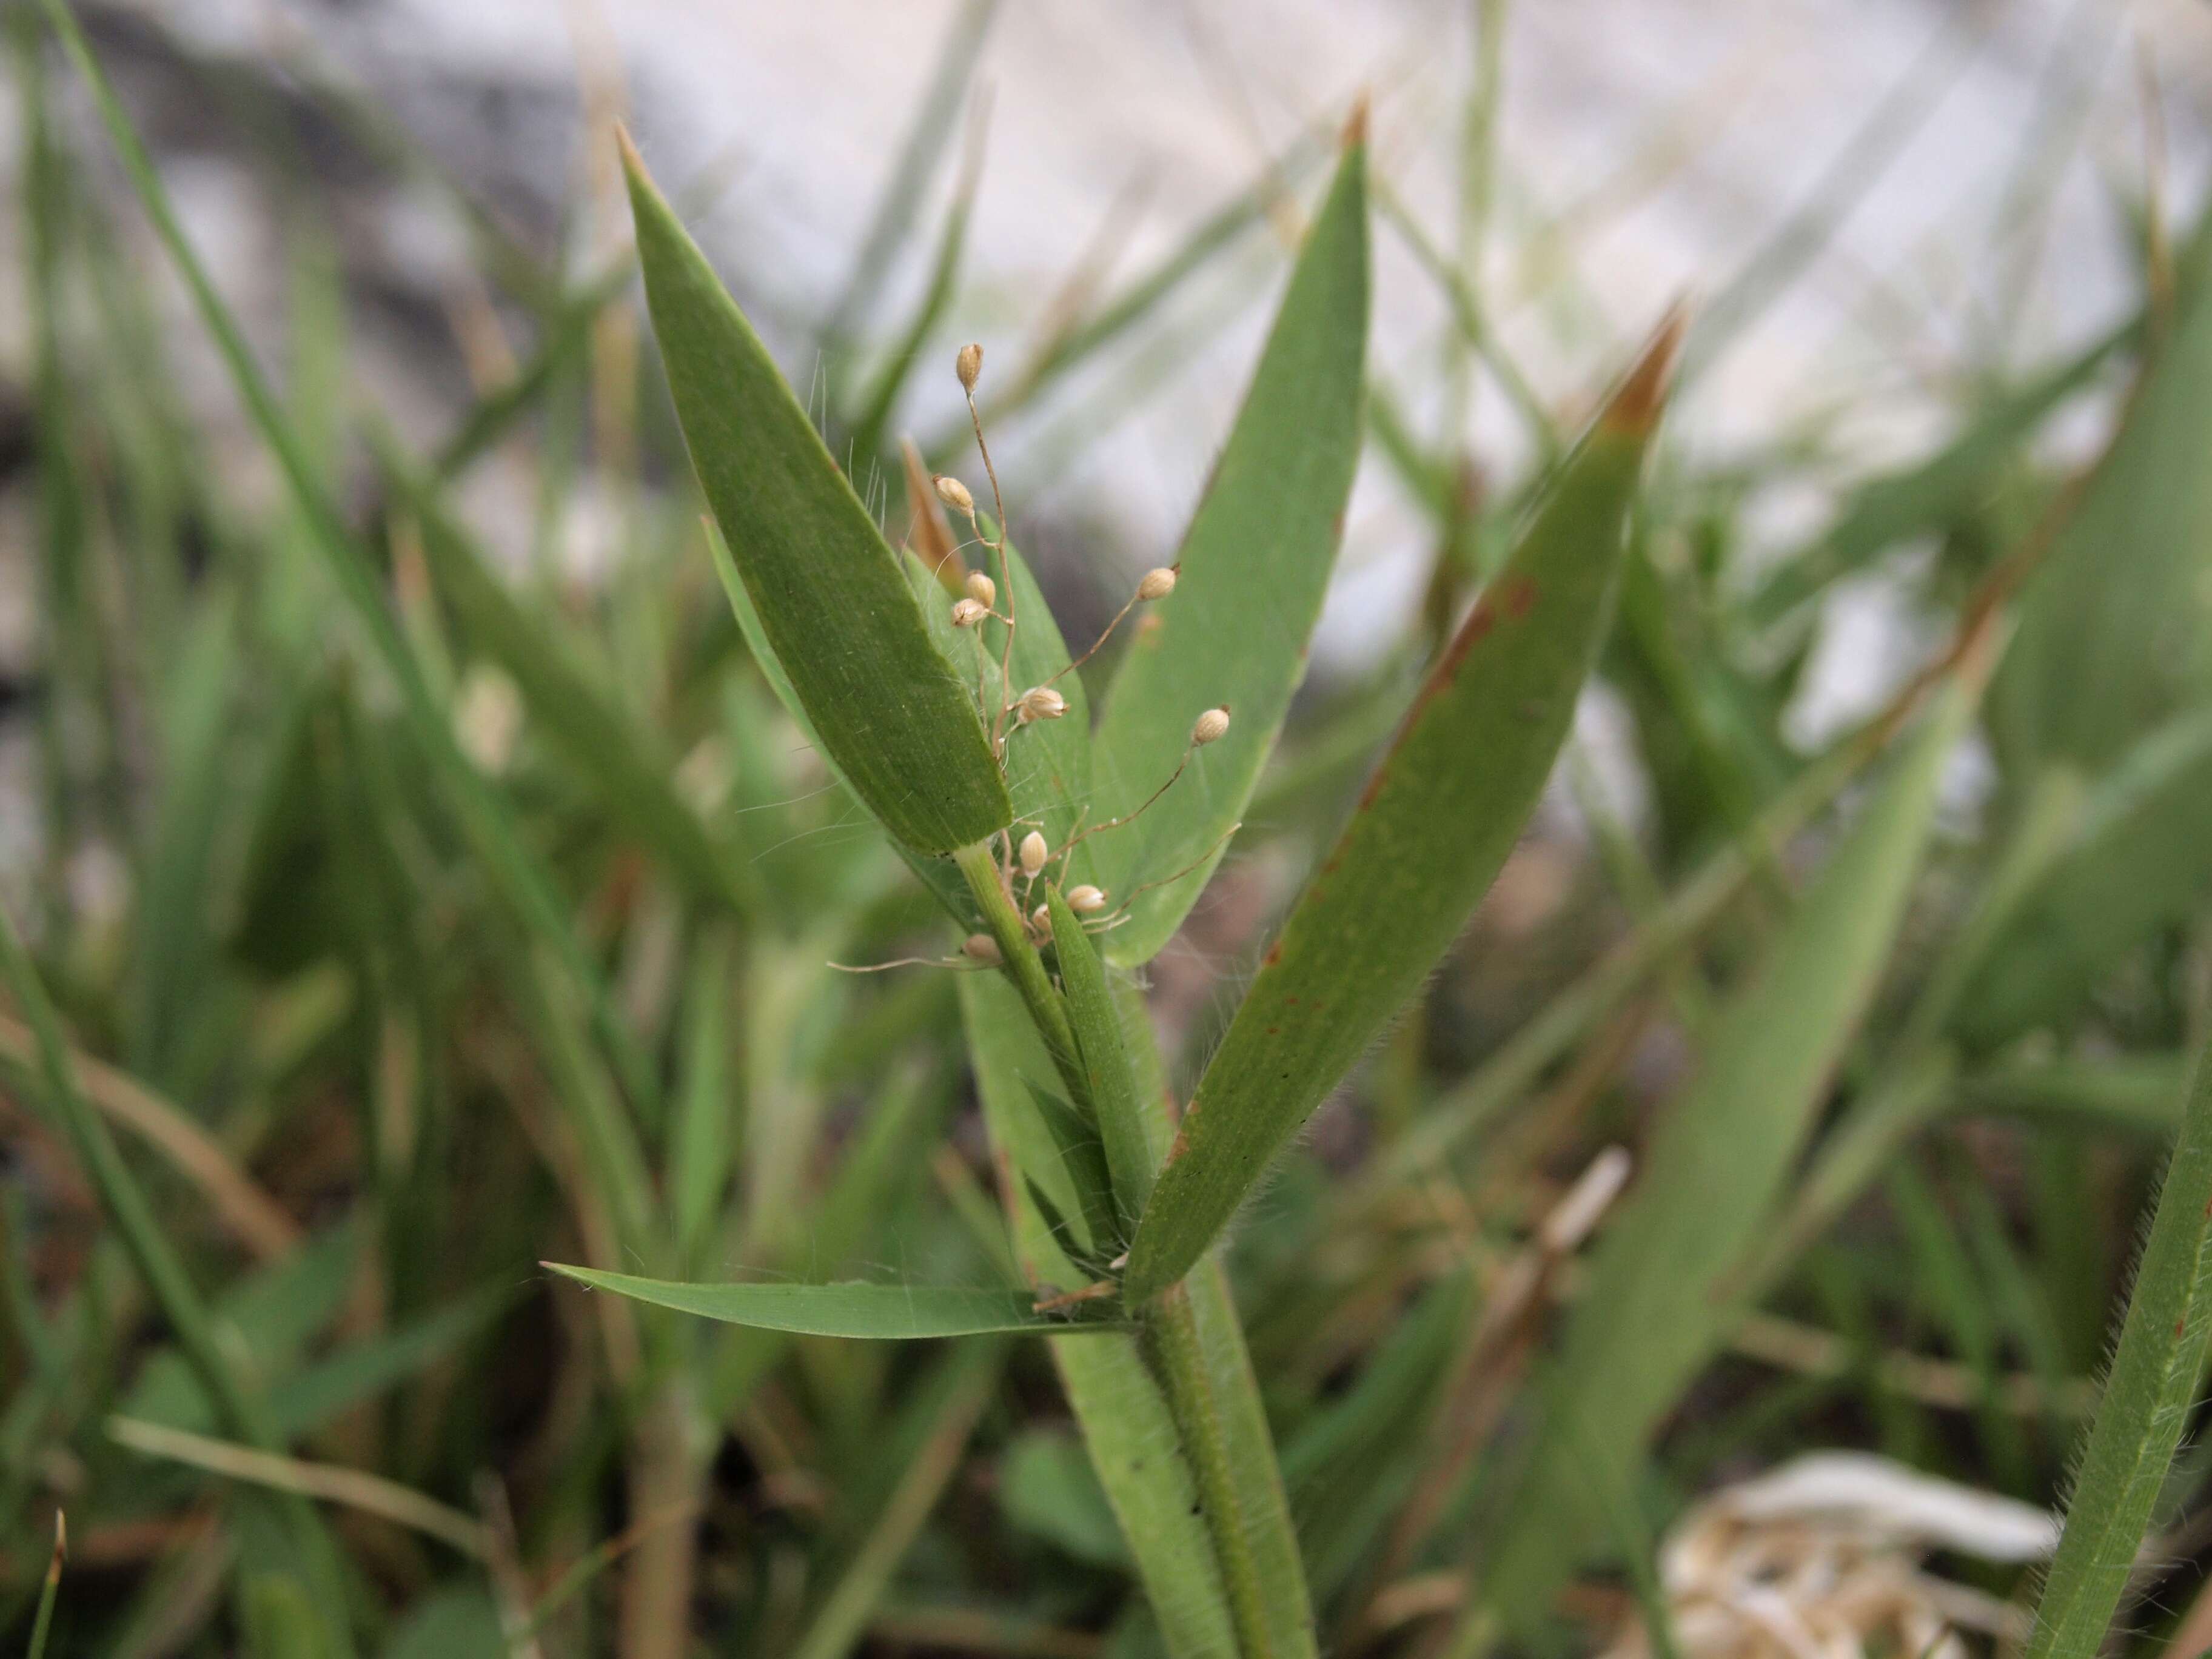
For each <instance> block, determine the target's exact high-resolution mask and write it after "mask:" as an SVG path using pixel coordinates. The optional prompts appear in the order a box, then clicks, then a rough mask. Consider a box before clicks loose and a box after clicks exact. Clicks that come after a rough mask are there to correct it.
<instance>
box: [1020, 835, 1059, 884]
mask: <svg viewBox="0 0 2212 1659" xmlns="http://www.w3.org/2000/svg"><path fill="white" fill-rule="evenodd" d="M1016 856H1017V857H1018V858H1019V859H1020V860H1021V861H1022V873H1023V874H1024V875H1025V876H1034V875H1035V874H1036V872H1038V871H1040V870H1042V869H1043V868H1044V861H1045V860H1047V859H1048V858H1049V857H1051V856H1052V848H1049V847H1047V846H1046V845H1045V844H1044V837H1043V836H1041V835H1039V834H1038V833H1037V832H1036V830H1034V829H1032V830H1030V832H1029V834H1027V835H1026V836H1023V837H1022V844H1021V846H1020V847H1019V848H1017V849H1016Z"/></svg>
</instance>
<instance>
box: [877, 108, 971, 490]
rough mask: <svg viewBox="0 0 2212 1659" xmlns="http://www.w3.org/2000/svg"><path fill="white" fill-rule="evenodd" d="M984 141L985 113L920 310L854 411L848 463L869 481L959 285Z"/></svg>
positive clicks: (941, 236)
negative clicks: (923, 354)
mask: <svg viewBox="0 0 2212 1659" xmlns="http://www.w3.org/2000/svg"><path fill="white" fill-rule="evenodd" d="M981 143H982V133H981V121H980V118H979V119H978V121H977V123H976V125H975V128H974V130H972V131H971V132H970V136H969V155H968V159H967V161H965V162H964V163H963V166H962V167H961V170H960V183H959V185H958V187H957V189H956V190H955V191H953V196H952V202H951V206H949V207H948V208H946V210H945V228H944V229H943V230H941V231H940V232H939V234H938V241H937V252H936V255H935V257H934V258H932V259H931V261H930V268H929V282H928V283H927V286H926V287H925V288H924V289H922V293H921V299H920V301H917V302H916V304H915V310H914V315H913V316H912V317H911V318H909V319H908V321H907V325H906V326H905V327H904V328H902V329H901V330H900V331H899V334H898V337H897V339H896V341H894V342H893V343H892V345H891V347H890V350H889V351H888V352H887V353H886V354H885V355H884V362H883V364H882V366H881V367H880V368H878V369H877V371H876V373H875V375H874V376H873V378H872V380H870V381H869V383H868V386H867V388H866V391H865V392H863V393H862V394H861V396H860V405H859V413H857V414H856V415H855V416H854V417H853V420H852V423H851V431H850V434H849V436H848V443H849V445H850V451H849V453H848V458H847V465H848V466H849V467H850V468H851V470H852V473H853V476H854V477H856V478H859V479H860V480H861V481H862V482H863V483H868V482H869V481H871V480H872V479H873V478H874V477H877V475H878V471H879V470H882V471H889V470H890V469H889V468H888V467H886V466H885V463H886V462H887V461H888V460H889V459H890V457H889V455H888V453H887V445H888V441H889V439H890V427H891V418H892V416H894V415H895V414H896V412H897V410H898V405H899V398H900V397H901V395H902V393H903V392H905V391H906V388H907V386H908V382H909V381H910V380H912V379H913V376H914V368H915V363H917V362H920V361H921V349H922V348H923V347H924V346H926V345H927V344H928V343H929V340H930V337H931V336H932V335H933V334H934V333H935V332H936V331H937V327H938V325H939V323H941V322H943V321H944V320H945V311H946V310H947V308H949V307H951V303H952V296H953V295H954V293H955V292H956V291H957V288H958V286H959V278H960V261H961V257H962V255H963V252H964V251H965V250H966V248H967V246H968V222H969V213H970V211H971V210H972V209H973V208H974V205H975V185H976V182H977V179H978V177H979V174H980V171H981Z"/></svg>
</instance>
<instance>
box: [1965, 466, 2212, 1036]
mask: <svg viewBox="0 0 2212 1659" xmlns="http://www.w3.org/2000/svg"><path fill="white" fill-rule="evenodd" d="M2176 487H2177V488H2178V487H2179V486H2176ZM2208 550H2212V544H2208ZM2116 580H2118V579H2117V578H2116ZM2078 781H2079V775H2078V774H2076V773H2075V771H2074V769H2072V768H2071V767H2051V768H2047V769H2045V771H2044V772H2043V773H2041V774H2039V783H2038V784H2037V786H2036V787H2038V788H2039V789H2042V790H2045V791H2049V790H2051V789H2054V788H2064V787H2070V786H2071V785H2072V784H2077V783H2078ZM2208 818H2212V709H2207V708H2194V709H2191V710H2188V711H2186V712H2185V713H2183V714H2177V715H2176V716H2174V717H2173V718H2172V720H2167V721H2166V723H2165V724H2164V725H2162V726H2160V727H2159V728H2158V729H2157V730H2156V731H2154V732H2151V733H2150V734H2149V735H2148V737H2145V738H2142V740H2141V741H2140V742H2138V743H2136V744H2133V745H2132V747H2131V748H2130V750H2128V752H2127V754H2126V755H2125V756H2124V757H2123V758H2121V759H2120V761H2119V763H2118V764H2117V765H2116V766H2114V767H2113V768H2112V769H2111V770H2110V771H2109V772H2108V773H2107V774H2106V775H2104V776H2103V777H2102V778H2101V779H2100V781H2097V782H2096V783H2095V784H2093V786H2092V787H2090V788H2089V790H2088V791H2087V794H2086V795H2084V796H2083V797H2082V799H2081V807H2080V811H2079V816H2078V817H2077V818H2076V820H2075V829H2074V834H2073V836H2072V838H2071V842H2070V844H2069V846H2068V847H2067V848H2066V849H2065V850H2064V852H2063V854H2060V856H2059V857H2058V858H2057V861H2056V862H2055V863H2054V864H2053V865H2052V866H2051V868H2050V869H2049V870H2048V872H2046V873H2045V875H2044V877H2043V878H2042V880H2041V881H2040V883H2039V885H2038V888H2037V890H2036V891H2035V892H2034V893H2033V895H2031V896H2028V897H2027V900H2026V901H2025V902H2024V903H2023V904H2022V905H2021V907H2020V909H2019V911H2018V913H2017V914H2016V915H2015V916H2014V918H2013V919H2012V921H2010V923H2009V924H2008V926H2007V927H2005V928H2004V929H2003V930H2002V933H2000V934H1999V936H1998V939H1997V940H1996V943H1995V944H1994V945H1992V946H1991V948H1990V950H1989V951H1988V952H1987V954H1986V956H1985V957H1984V962H1983V965H1982V967H1981V969H1980V971H1979V972H1978V974H1976V975H1975V976H1974V978H1973V980H1972V983H1971V986H1970V987H1969V988H1968V989H1967V990H1966V993H1965V994H1964V996H1963V997H1962V999H1961V1000H1960V1005H1959V1007H1958V1010H1957V1013H1956V1016H1955V1018H1954V1026H1955V1028H1956V1030H1958V1032H1959V1034H1960V1036H1962V1037H1963V1038H1964V1039H1965V1040H1966V1042H1970V1043H1972V1044H1973V1045H1975V1046H1976V1047H1978V1048H1995V1047H1996V1046H1998V1045H1999V1044H2001V1043H2003V1042H2006V1041H2008V1040H2009V1039H2010V1038H2011V1037H2013V1036H2017V1035H2018V1034H2019V1033H2020V1032H2021V1031H2023V1030H2027V1029H2028V1028H2029V1027H2031V1026H2033V1025H2036V1024H2040V1023H2043V1022H2045V1021H2048V1020H2052V1019H2056V1018H2060V1017H2062V1016H2063V1015H2064V1014H2066V1013H2067V1012H2069V1011H2070V1010H2071V1009H2072V1008H2073V1007H2075V1006H2076V1005H2077V1004H2078V1003H2079V1002H2080V1001H2081V999H2082V998H2084V997H2085V996H2087V994H2089V993H2090V992H2091V991H2092V990H2093V989H2094V988H2095V987H2096V984H2097V981H2099V980H2100V978H2101V977H2102V976H2103V975H2104V974H2105V973H2106V970H2107V969H2110V968H2111V967H2112V964H2113V963H2114V962H2115V961H2116V960H2117V959H2118V957H2121V956H2123V955H2124V954H2125V953H2126V952H2127V951H2129V950H2130V948H2131V947H2133V946H2134V945H2137V944H2139V943H2140V942H2142V940H2143V939H2147V938H2148V937H2149V936H2150V934H2151V933H2153V932H2154V931H2155V930H2156V929H2157V928H2158V927H2160V925H2162V924H2164V923H2166V922H2170V921H2179V920H2180V919H2181V918H2182V917H2184V916H2185V915H2187V914H2188V912H2189V910H2190V908H2191V905H2192V904H2194V903H2195V902H2197V899H2198V897H2199V896H2201V895H2202V894H2203V890H2204V888H2205V885H2206V883H2207V882H2208V881H2212V836H2208V835H2206V834H2205V832H2204V826H2205V824H2206V823H2207V821H2208Z"/></svg>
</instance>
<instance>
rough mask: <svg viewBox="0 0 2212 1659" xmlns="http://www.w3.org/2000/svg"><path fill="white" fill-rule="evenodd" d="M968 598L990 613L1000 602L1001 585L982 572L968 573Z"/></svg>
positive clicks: (972, 571)
mask: <svg viewBox="0 0 2212 1659" xmlns="http://www.w3.org/2000/svg"><path fill="white" fill-rule="evenodd" d="M968 597H969V599H973V600H975V603H976V604H978V605H981V606H982V607H983V609H984V610H986V611H988V610H989V609H990V608H991V607H992V606H993V605H996V604H998V602H999V585H998V583H996V582H994V581H993V580H991V579H990V578H989V577H988V576H987V575H985V574H983V573H982V572H981V571H980V570H971V571H969V573H968Z"/></svg>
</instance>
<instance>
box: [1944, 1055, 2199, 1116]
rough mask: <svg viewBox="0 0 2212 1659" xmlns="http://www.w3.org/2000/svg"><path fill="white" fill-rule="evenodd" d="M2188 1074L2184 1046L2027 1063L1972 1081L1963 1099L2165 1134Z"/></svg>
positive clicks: (1976, 1105)
mask: <svg viewBox="0 0 2212 1659" xmlns="http://www.w3.org/2000/svg"><path fill="white" fill-rule="evenodd" d="M2189 1073H2190V1063H2189V1056H2188V1055H2186V1054H2181V1053H2179V1052H2172V1053H2167V1054H2100V1055H2099V1056H2097V1057H2096V1058H2095V1059H2093V1060H2052V1061H2048V1062H2045V1063H2043V1064H2036V1063H2033V1062H2028V1061H2023V1062H2021V1063H2020V1064H2017V1065H2010V1066H1998V1067H1996V1068H1995V1069H1993V1070H1990V1071H1987V1072H1983V1073H1978V1074H1977V1075H1975V1076H1974V1077H1972V1078H1971V1079H1968V1080H1967V1082H1966V1085H1965V1086H1964V1088H1963V1090H1962V1091H1961V1096H1960V1101H1959V1105H1960V1109H1962V1110H1966V1111H1977V1112H1990V1113H2018V1114H2020V1115H2023V1116H2031V1117H2049V1118H2053V1119H2057V1120H2061V1121H2063V1120H2066V1119H2069V1118H2070V1119H2074V1120H2075V1121H2081V1122H2085V1123H2089V1124H2093V1125H2096V1126H2099V1127H2110V1128H2120V1129H2129V1130H2132V1131H2134V1132H2136V1133H2152V1134H2158V1135H2166V1134H2171V1133H2172V1132H2173V1126H2174V1119H2175V1114H2176V1113H2177V1112H2178V1111H2179V1109H2180V1108H2181V1105H2182V1104H2183V1103H2184V1102H2185V1099H2186V1098H2187V1095H2188V1089H2189Z"/></svg>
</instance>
